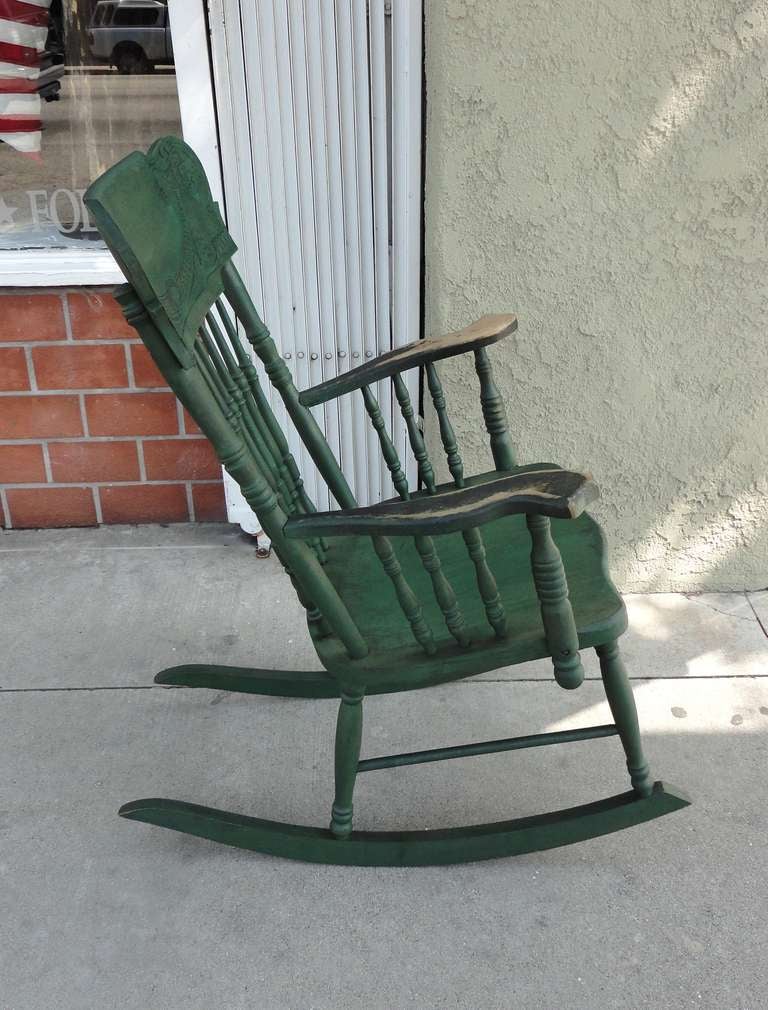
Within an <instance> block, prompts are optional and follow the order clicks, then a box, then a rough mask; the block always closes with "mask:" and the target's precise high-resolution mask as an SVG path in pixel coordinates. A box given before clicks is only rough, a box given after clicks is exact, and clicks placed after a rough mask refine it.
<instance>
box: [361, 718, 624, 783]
mask: <svg viewBox="0 0 768 1010" xmlns="http://www.w3.org/2000/svg"><path fill="white" fill-rule="evenodd" d="M617 733H618V730H617V729H616V727H615V726H614V725H613V723H610V724H609V725H606V726H586V727H584V728H583V729H564V730H559V731H558V732H556V733H533V734H531V735H529V736H513V737H507V738H506V739H505V740H482V741H481V742H479V743H465V744H459V745H458V746H454V747H433V748H432V749H431V750H419V751H411V752H410V753H408V754H386V755H384V757H377V758H366V759H365V760H364V761H360V762H359V763H358V766H357V770H358V772H373V771H379V770H380V769H382V768H402V767H404V766H405V765H422V764H428V763H430V762H432V761H454V760H456V758H465V757H479V756H481V755H486V754H501V753H504V752H506V751H510V750H528V749H530V748H531V747H549V746H551V745H552V744H558V743H578V742H580V741H581V740H598V739H602V738H603V737H606V736H616V734H617Z"/></svg>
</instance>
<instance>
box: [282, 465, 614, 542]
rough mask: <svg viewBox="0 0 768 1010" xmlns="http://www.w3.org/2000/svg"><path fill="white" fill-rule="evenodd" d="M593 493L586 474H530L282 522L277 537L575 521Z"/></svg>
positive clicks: (594, 487) (422, 532)
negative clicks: (523, 517) (533, 519)
mask: <svg viewBox="0 0 768 1010" xmlns="http://www.w3.org/2000/svg"><path fill="white" fill-rule="evenodd" d="M599 493H600V492H599V490H598V487H597V485H596V484H595V483H594V481H593V480H592V477H591V475H590V474H583V473H574V472H573V471H571V470H559V469H552V470H534V469H531V470H528V471H524V472H523V473H515V474H512V475H511V476H509V475H508V476H502V477H498V478H496V479H492V480H489V481H486V482H485V483H483V484H476V485H473V486H471V487H464V488H459V489H448V490H446V491H440V492H438V493H437V494H433V495H424V496H422V497H419V498H411V499H409V500H408V501H394V500H392V501H386V502H382V503H381V504H379V505H369V506H368V507H366V508H354V509H341V510H339V511H336V512H317V513H315V514H314V515H302V516H295V517H293V518H291V519H289V520H288V521H287V522H286V524H285V526H284V527H283V533H284V534H285V536H287V537H299V538H301V539H306V538H310V537H318V536H353V535H357V534H371V535H374V536H375V535H377V534H381V535H393V536H422V535H423V536H428V535H432V534H440V533H453V532H454V531H455V530H464V529H470V528H472V527H474V526H480V525H482V524H483V523H487V522H490V521H491V520H492V519H498V518H500V517H501V516H506V515H514V514H516V513H520V512H525V513H528V514H531V515H540V516H551V517H552V518H555V519H575V518H576V517H577V516H579V515H581V513H582V512H583V511H584V509H585V508H586V507H587V505H589V504H590V503H591V502H593V501H595V499H596V498H598V497H599Z"/></svg>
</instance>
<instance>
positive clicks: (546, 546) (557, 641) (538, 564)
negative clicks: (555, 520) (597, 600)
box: [525, 515, 584, 690]
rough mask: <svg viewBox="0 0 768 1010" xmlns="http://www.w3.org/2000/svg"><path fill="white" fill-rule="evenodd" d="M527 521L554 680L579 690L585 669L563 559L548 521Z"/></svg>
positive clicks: (537, 517)
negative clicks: (553, 669)
mask: <svg viewBox="0 0 768 1010" xmlns="http://www.w3.org/2000/svg"><path fill="white" fill-rule="evenodd" d="M525 519H526V524H527V526H528V530H529V532H530V534H531V543H532V548H531V570H532V571H533V584H534V585H535V586H536V595H537V596H538V597H539V604H540V605H541V620H542V623H543V625H544V635H545V637H546V640H547V649H548V651H549V653H550V655H551V656H552V665H553V666H554V668H555V680H556V681H557V682H558V684H559V685H560V687H565V688H568V689H569V690H570V689H573V688H575V687H579V685H580V684H581V682H582V681H583V680H584V669H583V667H582V665H581V659H580V657H579V633H578V631H577V629H576V621H575V620H574V618H573V609H572V607H571V601H570V600H569V599H568V582H567V581H566V578H565V569H564V567H563V559H562V558H561V557H560V551H559V550H558V549H557V545H556V544H555V541H554V540H553V539H552V531H551V528H550V522H549V519H547V518H546V516H541V515H527V516H526V517H525Z"/></svg>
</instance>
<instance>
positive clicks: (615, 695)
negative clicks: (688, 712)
mask: <svg viewBox="0 0 768 1010" xmlns="http://www.w3.org/2000/svg"><path fill="white" fill-rule="evenodd" d="M595 651H596V652H597V655H598V656H599V658H600V673H601V675H602V678H603V686H604V687H605V693H606V696H607V698H608V704H609V705H610V707H611V712H612V714H613V720H614V722H615V723H616V728H617V729H618V731H619V737H620V739H621V742H622V744H623V745H624V752H625V754H626V755H627V768H628V770H629V777H630V778H631V780H632V785H633V786H634V788H635V792H636V793H637V794H638V795H639V796H650V794H651V793H652V791H653V782H652V781H651V772H650V769H649V767H648V762H647V761H646V760H645V755H644V754H643V745H642V741H641V739H640V725H639V723H638V721H637V708H636V707H635V698H634V695H633V694H632V686H631V684H630V683H629V678H628V677H627V671H626V669H625V668H624V663H623V661H622V659H621V656H620V655H619V646H618V643H616V642H606V644H605V645H598V647H597V649H596V650H595Z"/></svg>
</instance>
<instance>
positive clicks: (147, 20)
mask: <svg viewBox="0 0 768 1010" xmlns="http://www.w3.org/2000/svg"><path fill="white" fill-rule="evenodd" d="M159 17H160V12H159V11H158V10H157V9H155V10H153V9H152V8H151V7H149V8H147V7H139V6H138V5H136V6H131V7H118V8H117V10H116V11H115V15H114V17H113V18H112V24H113V25H129V26H132V27H134V28H142V27H149V26H150V25H156V24H157V22H158V20H159Z"/></svg>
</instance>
